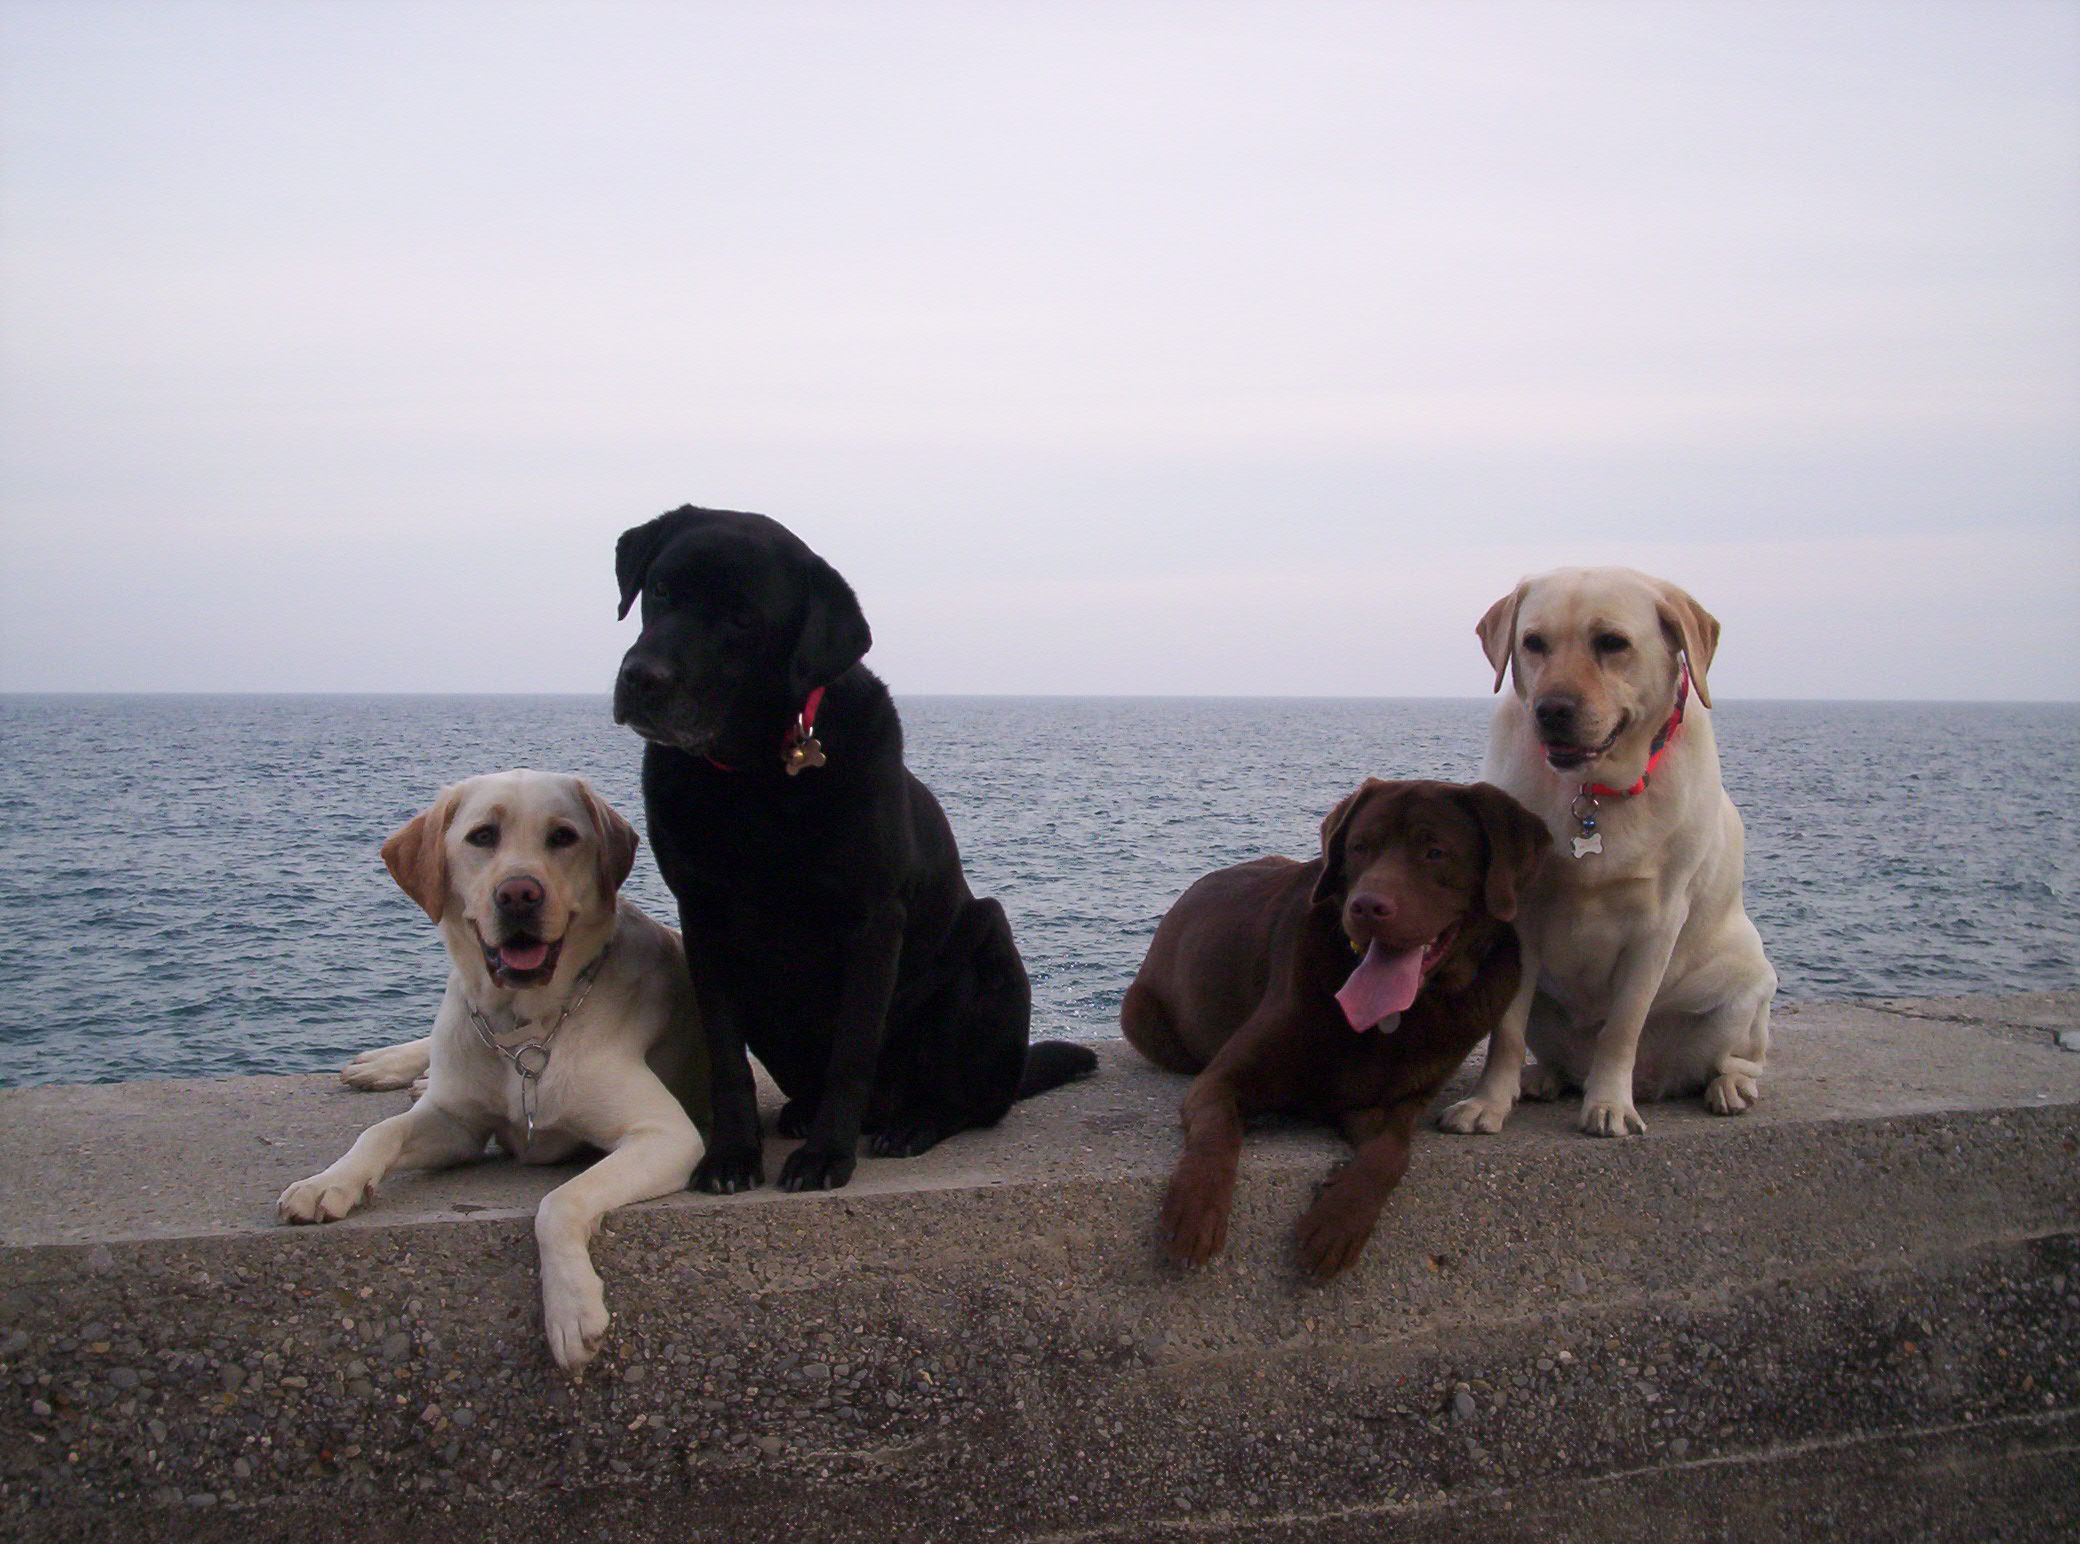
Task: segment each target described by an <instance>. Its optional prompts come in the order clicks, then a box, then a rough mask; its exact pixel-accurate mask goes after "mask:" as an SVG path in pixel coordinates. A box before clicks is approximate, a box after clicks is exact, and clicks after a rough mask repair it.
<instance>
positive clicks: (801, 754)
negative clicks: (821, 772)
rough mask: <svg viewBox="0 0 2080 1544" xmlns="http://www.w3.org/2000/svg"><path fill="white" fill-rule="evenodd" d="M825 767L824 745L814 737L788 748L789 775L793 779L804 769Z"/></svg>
mask: <svg viewBox="0 0 2080 1544" xmlns="http://www.w3.org/2000/svg"><path fill="white" fill-rule="evenodd" d="M822 765H823V745H822V742H820V741H819V740H818V739H817V738H816V737H815V736H814V735H811V736H810V737H809V738H808V739H806V740H802V741H798V742H797V743H796V744H793V745H790V746H789V747H788V748H787V775H788V776H789V777H793V776H794V775H795V774H796V773H797V772H800V771H801V770H802V769H803V768H804V767H820V766H822Z"/></svg>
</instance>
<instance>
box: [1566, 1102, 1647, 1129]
mask: <svg viewBox="0 0 2080 1544" xmlns="http://www.w3.org/2000/svg"><path fill="white" fill-rule="evenodd" d="M1582 1130H1584V1131H1586V1132H1588V1133H1589V1135H1590V1136H1592V1137H1632V1136H1645V1135H1646V1132H1647V1123H1646V1122H1645V1121H1643V1120H1641V1119H1640V1118H1639V1111H1638V1110H1635V1109H1634V1108H1633V1107H1632V1101H1631V1100H1630V1099H1591V1100H1584V1101H1583V1103H1582Z"/></svg>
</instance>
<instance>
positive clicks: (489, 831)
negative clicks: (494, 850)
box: [463, 824, 498, 847]
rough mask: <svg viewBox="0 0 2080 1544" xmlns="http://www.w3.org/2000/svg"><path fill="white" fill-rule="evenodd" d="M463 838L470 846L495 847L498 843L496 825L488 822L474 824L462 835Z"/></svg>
mask: <svg viewBox="0 0 2080 1544" xmlns="http://www.w3.org/2000/svg"><path fill="white" fill-rule="evenodd" d="M463 840H464V841H465V842H468V843H469V844H470V846H472V847H496V846H497V845H498V827H497V826H494V825H490V824H485V825H481V826H474V827H472V828H471V829H470V831H469V834H468V835H466V836H464V837H463Z"/></svg>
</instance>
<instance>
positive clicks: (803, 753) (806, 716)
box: [701, 686, 824, 777]
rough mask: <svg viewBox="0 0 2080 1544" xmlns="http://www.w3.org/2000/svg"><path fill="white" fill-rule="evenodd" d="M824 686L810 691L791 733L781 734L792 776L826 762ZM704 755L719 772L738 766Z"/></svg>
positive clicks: (784, 760)
mask: <svg viewBox="0 0 2080 1544" xmlns="http://www.w3.org/2000/svg"><path fill="white" fill-rule="evenodd" d="M823 690H824V689H823V688H822V687H820V686H819V687H816V688H814V689H813V690H811V691H810V693H809V698H808V700H807V701H806V702H804V703H803V704H802V711H801V712H800V713H797V714H796V715H795V720H794V722H793V723H792V724H791V725H789V726H788V730H787V733H786V734H784V735H782V736H781V737H780V764H781V765H782V766H784V767H785V768H786V769H787V775H788V776H789V777H793V776H794V775H795V774H796V773H797V772H800V771H802V770H803V769H804V768H807V767H820V766H822V765H823V743H822V742H821V741H820V740H818V739H817V738H816V710H817V709H818V708H820V707H822V706H823ZM701 759H702V760H703V761H705V762H707V764H708V765H709V766H711V767H713V768H714V769H715V770H716V771H717V772H734V771H736V770H737V769H736V768H735V767H732V766H729V765H728V764H726V763H724V762H720V761H717V760H716V759H715V758H714V757H713V756H703V757H702V758H701Z"/></svg>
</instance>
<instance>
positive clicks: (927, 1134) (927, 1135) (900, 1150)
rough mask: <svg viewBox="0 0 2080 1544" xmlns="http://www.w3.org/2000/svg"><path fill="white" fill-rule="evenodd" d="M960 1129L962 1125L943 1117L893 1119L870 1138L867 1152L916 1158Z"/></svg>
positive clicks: (879, 1155)
mask: <svg viewBox="0 0 2080 1544" xmlns="http://www.w3.org/2000/svg"><path fill="white" fill-rule="evenodd" d="M958 1130H960V1127H959V1126H958V1125H956V1124H953V1123H950V1122H947V1121H943V1120H930V1119H923V1118H920V1119H917V1120H908V1121H892V1122H890V1123H889V1124H888V1125H886V1126H884V1127H882V1128H881V1129H880V1130H879V1131H877V1132H875V1133H874V1134H873V1135H872V1136H870V1137H868V1138H867V1152H868V1153H869V1154H871V1155H872V1156H873V1157H876V1158H915V1157H916V1156H917V1155H918V1154H919V1153H928V1152H930V1151H931V1150H932V1149H933V1148H935V1147H937V1146H938V1145H939V1144H940V1143H941V1142H943V1141H945V1140H946V1139H947V1138H948V1137H950V1136H952V1135H953V1134H954V1132H956V1131H958Z"/></svg>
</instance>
